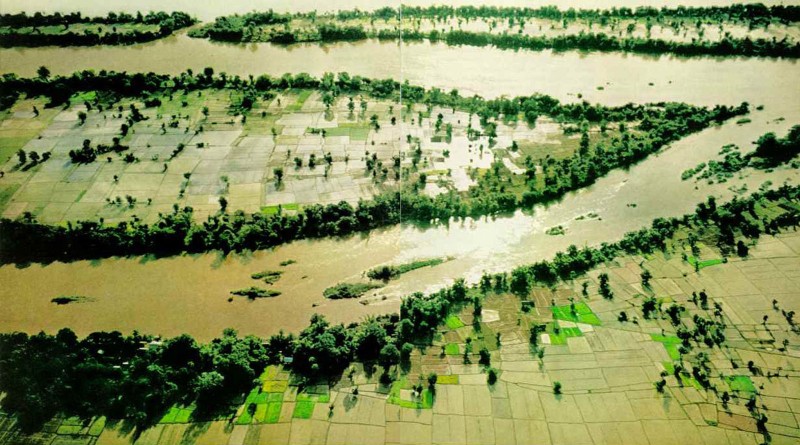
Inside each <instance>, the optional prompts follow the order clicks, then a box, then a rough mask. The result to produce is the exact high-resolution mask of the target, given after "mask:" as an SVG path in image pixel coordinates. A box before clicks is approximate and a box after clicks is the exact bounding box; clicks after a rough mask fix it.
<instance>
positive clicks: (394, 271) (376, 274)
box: [367, 258, 447, 281]
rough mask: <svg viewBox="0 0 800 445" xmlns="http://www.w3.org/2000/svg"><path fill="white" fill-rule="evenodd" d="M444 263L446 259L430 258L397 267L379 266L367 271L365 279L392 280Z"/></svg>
mask: <svg viewBox="0 0 800 445" xmlns="http://www.w3.org/2000/svg"><path fill="white" fill-rule="evenodd" d="M445 261H447V258H430V259H427V260H418V261H412V262H410V263H405V264H400V265H397V266H395V265H386V266H379V267H376V268H374V269H371V270H369V271H367V277H369V278H370V279H372V280H383V281H389V280H394V279H396V278H398V277H399V276H400V275H402V274H404V273H408V272H411V271H412V270H416V269H419V268H422V267H428V266H436V265H437V264H442V263H443V262H445Z"/></svg>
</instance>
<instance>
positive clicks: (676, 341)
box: [650, 334, 681, 360]
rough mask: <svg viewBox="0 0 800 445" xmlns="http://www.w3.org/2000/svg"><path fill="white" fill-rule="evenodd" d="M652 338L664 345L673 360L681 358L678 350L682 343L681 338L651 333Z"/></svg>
mask: <svg viewBox="0 0 800 445" xmlns="http://www.w3.org/2000/svg"><path fill="white" fill-rule="evenodd" d="M650 338H652V339H653V341H657V342H659V343H661V344H662V345H664V349H666V350H667V354H668V355H669V358H671V359H672V360H680V359H681V353H680V351H679V350H678V345H680V344H681V339H680V338H678V337H673V336H664V335H657V334H651V335H650Z"/></svg>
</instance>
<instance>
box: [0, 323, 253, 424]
mask: <svg viewBox="0 0 800 445" xmlns="http://www.w3.org/2000/svg"><path fill="white" fill-rule="evenodd" d="M266 359H267V352H266V348H265V346H264V345H263V344H262V342H261V340H259V339H257V338H256V337H253V336H247V337H239V336H237V334H236V332H235V331H233V330H226V331H225V332H224V333H223V336H222V337H221V338H219V339H216V340H214V341H212V342H211V343H209V344H206V345H199V344H197V342H196V341H195V340H194V339H192V338H191V337H189V336H188V335H182V336H179V337H176V338H173V339H170V340H166V341H163V342H161V341H157V340H156V339H155V338H154V337H150V336H142V335H139V334H136V333H134V334H133V335H130V336H123V335H122V334H120V333H119V332H97V333H93V334H90V335H88V336H87V337H86V338H83V339H78V338H77V336H76V335H75V333H73V332H72V331H70V330H69V329H62V330H61V331H59V332H58V333H57V334H56V335H48V334H45V333H40V334H37V335H33V336H29V335H27V334H23V333H12V334H0V367H2V369H3V373H2V374H0V390H2V391H3V392H4V393H5V395H6V397H5V398H4V399H3V401H2V406H3V409H5V410H8V411H10V412H14V413H15V414H17V418H18V419H19V421H20V424H21V426H22V427H23V428H25V429H26V430H28V431H31V430H35V429H37V428H38V427H39V426H40V425H41V424H42V423H43V422H45V421H47V420H49V419H50V418H51V417H53V416H54V415H56V414H65V415H74V416H79V417H81V418H90V417H92V416H101V415H106V416H109V417H114V418H127V419H131V420H133V421H135V422H136V423H137V424H138V425H140V426H148V425H152V424H153V423H155V422H157V421H158V419H159V418H160V417H161V416H162V415H163V414H164V412H165V411H166V410H167V409H168V408H169V407H170V406H172V405H173V404H175V403H180V402H184V401H192V400H195V399H196V400H197V401H198V403H199V404H200V405H201V406H200V407H199V409H200V410H201V412H202V411H214V410H215V409H216V407H218V406H226V405H227V404H229V403H230V402H231V401H232V400H233V399H234V398H235V397H236V396H238V395H240V394H242V393H243V392H245V391H249V390H250V388H251V386H252V382H253V380H254V379H255V378H256V377H257V376H258V375H260V374H261V372H262V371H263V370H264V367H265V366H266V364H267V360H266Z"/></svg>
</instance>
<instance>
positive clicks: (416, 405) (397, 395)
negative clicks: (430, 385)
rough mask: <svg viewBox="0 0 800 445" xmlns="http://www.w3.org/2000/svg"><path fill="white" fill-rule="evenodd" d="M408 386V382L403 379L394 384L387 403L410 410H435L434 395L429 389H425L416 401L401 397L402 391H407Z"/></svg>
mask: <svg viewBox="0 0 800 445" xmlns="http://www.w3.org/2000/svg"><path fill="white" fill-rule="evenodd" d="M406 386H408V382H407V380H406V379H405V378H401V379H399V380H396V381H395V382H394V383H392V388H391V389H390V390H389V398H388V399H387V403H390V404H392V405H397V406H400V407H403V408H410V409H431V408H433V393H432V392H431V391H430V390H428V389H427V388H426V389H423V390H422V394H420V395H419V396H417V397H416V398H415V400H407V399H403V398H402V397H401V391H402V390H403V389H407V388H406Z"/></svg>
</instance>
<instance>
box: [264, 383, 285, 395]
mask: <svg viewBox="0 0 800 445" xmlns="http://www.w3.org/2000/svg"><path fill="white" fill-rule="evenodd" d="M288 387H289V382H288V381H286V380H270V381H266V382H264V383H263V384H262V385H261V390H262V391H264V392H279V393H283V392H284V391H286V388H288Z"/></svg>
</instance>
